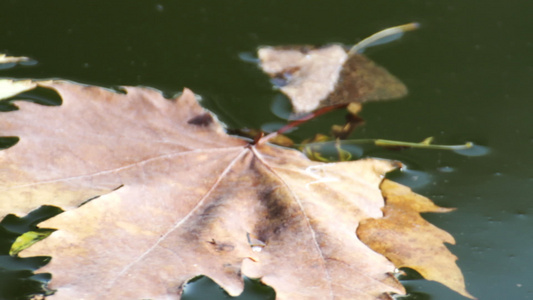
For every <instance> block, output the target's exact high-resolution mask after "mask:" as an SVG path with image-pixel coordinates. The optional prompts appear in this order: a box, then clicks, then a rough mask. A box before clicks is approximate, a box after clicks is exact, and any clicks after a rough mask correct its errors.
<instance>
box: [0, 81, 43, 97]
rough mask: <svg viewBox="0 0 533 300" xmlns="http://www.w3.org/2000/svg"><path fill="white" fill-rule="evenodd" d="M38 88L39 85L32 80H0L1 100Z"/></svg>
mask: <svg viewBox="0 0 533 300" xmlns="http://www.w3.org/2000/svg"><path fill="white" fill-rule="evenodd" d="M36 86H37V84H36V83H35V82H33V81H31V80H18V81H14V80H11V79H0V100H2V99H6V98H9V97H13V96H15V95H18V94H20V93H22V92H25V91H28V90H31V89H33V88H35V87H36Z"/></svg>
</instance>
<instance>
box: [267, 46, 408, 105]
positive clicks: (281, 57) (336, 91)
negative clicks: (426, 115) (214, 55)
mask: <svg viewBox="0 0 533 300" xmlns="http://www.w3.org/2000/svg"><path fill="white" fill-rule="evenodd" d="M258 57H259V59H260V61H261V68H262V69H263V71H264V72H265V73H267V74H269V75H270V76H271V77H274V78H277V79H278V80H281V81H283V82H284V85H282V86H281V88H280V90H281V91H282V92H283V93H284V94H286V95H287V96H288V97H289V99H290V101H291V103H292V105H293V110H294V112H296V113H307V112H310V111H313V110H315V109H317V108H320V107H324V106H329V105H336V104H348V103H351V102H366V101H373V100H385V99H393V98H400V97H403V96H405V95H406V94H407V88H406V86H405V85H404V84H403V83H402V82H401V81H400V80H398V79H397V78H396V77H394V76H393V75H392V74H390V73H389V72H388V71H387V70H386V69H384V68H382V67H380V66H378V65H377V64H376V63H374V62H373V61H371V60H370V59H368V58H367V57H366V56H364V55H362V54H358V53H353V54H348V53H347V52H346V50H345V49H344V47H342V46H341V45H336V44H334V45H330V46H326V47H320V48H309V47H305V46H294V47H262V48H259V50H258Z"/></svg>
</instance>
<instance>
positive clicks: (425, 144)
mask: <svg viewBox="0 0 533 300" xmlns="http://www.w3.org/2000/svg"><path fill="white" fill-rule="evenodd" d="M339 142H340V144H341V145H358V144H374V145H376V146H380V147H408V148H423V149H436V150H465V149H469V148H472V147H473V146H474V144H473V143H472V142H466V143H465V144H463V145H435V144H432V142H433V137H429V138H427V139H425V140H423V141H422V142H418V143H413V142H403V141H393V140H385V139H360V140H344V141H330V142H318V143H309V144H302V145H299V146H300V147H303V148H311V147H314V146H321V145H325V144H327V143H335V144H337V143H339Z"/></svg>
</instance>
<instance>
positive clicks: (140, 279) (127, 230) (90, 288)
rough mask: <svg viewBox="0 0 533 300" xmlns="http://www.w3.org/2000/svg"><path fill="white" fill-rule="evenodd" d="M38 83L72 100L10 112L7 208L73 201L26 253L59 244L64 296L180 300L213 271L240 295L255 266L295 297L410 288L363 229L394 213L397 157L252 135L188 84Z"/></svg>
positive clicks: (360, 295) (56, 272)
mask: <svg viewBox="0 0 533 300" xmlns="http://www.w3.org/2000/svg"><path fill="white" fill-rule="evenodd" d="M39 85H40V86H43V87H48V88H52V89H55V90H56V91H57V92H58V93H59V94H60V95H61V97H62V99H63V103H62V105H61V106H56V107H49V106H41V105H38V104H34V103H29V102H16V104H17V106H18V107H19V110H17V111H12V112H7V113H2V114H0V135H2V136H18V137H20V141H19V142H18V143H17V144H16V145H15V146H13V147H11V148H9V149H7V150H4V151H0V163H1V165H2V168H1V169H0V182H1V186H0V189H1V191H2V192H1V193H0V214H1V215H5V214H6V213H13V212H16V213H26V212H28V211H30V210H32V209H34V208H37V207H38V206H40V205H43V204H48V205H56V206H59V207H62V208H64V209H66V210H67V211H66V212H64V213H62V214H60V215H58V216H56V217H54V218H52V219H50V220H48V221H46V222H44V223H42V225H41V226H44V227H51V228H58V230H57V231H56V232H54V233H53V234H52V235H51V236H50V237H49V238H47V239H45V240H44V241H42V242H39V243H38V244H36V245H34V246H32V247H31V248H29V249H27V250H25V251H24V253H25V255H26V256H32V255H47V256H52V261H51V263H50V264H49V265H47V266H46V267H44V268H42V269H41V271H43V272H50V273H52V274H53V279H52V282H51V288H54V289H56V290H57V292H56V293H55V294H54V295H53V296H51V298H52V299H179V297H180V295H181V292H182V288H183V285H184V283H186V282H187V280H189V279H190V278H192V277H194V276H195V275H200V274H203V275H206V276H209V277H211V278H212V279H213V280H214V281H215V282H217V283H218V284H220V285H221V286H222V287H223V288H224V289H225V290H226V291H228V293H230V294H231V295H237V294H239V293H240V292H241V291H242V289H243V282H242V276H243V275H246V276H249V277H256V278H261V279H262V281H263V282H264V283H265V284H268V285H271V286H272V287H273V288H274V289H275V290H276V294H277V299H282V300H283V299H369V300H370V299H386V298H390V296H389V295H390V294H391V293H400V294H401V293H404V289H403V287H402V286H401V284H400V283H399V282H398V281H397V280H396V279H395V278H394V276H393V275H392V273H393V272H394V270H395V266H394V265H393V264H392V263H391V262H390V261H389V260H388V259H387V258H386V257H385V256H383V255H381V254H378V253H377V252H374V251H373V250H372V249H370V248H369V247H368V246H367V245H365V244H364V243H363V242H361V241H360V240H359V239H358V238H357V236H356V234H355V231H356V229H357V228H358V225H359V223H360V222H362V221H364V220H368V221H371V220H373V219H376V220H378V219H380V218H382V217H383V213H382V210H381V209H382V208H383V206H384V199H383V197H382V194H381V191H380V189H379V185H380V183H381V182H382V178H383V175H384V174H385V173H386V172H387V171H389V170H391V169H392V168H393V166H392V163H391V162H388V161H384V160H377V159H366V160H360V161H355V162H342V163H318V162H312V161H310V160H308V159H307V158H306V157H305V156H304V155H303V154H301V153H300V152H298V151H295V150H291V149H285V148H280V147H276V146H272V145H269V144H266V143H264V142H263V141H261V142H259V143H257V144H255V145H252V144H250V143H249V142H248V141H245V140H242V139H239V138H235V137H231V136H228V135H226V133H225V132H224V130H223V129H222V127H221V126H220V124H219V123H218V122H217V121H216V119H215V118H214V117H213V116H212V115H211V114H210V113H209V112H207V111H205V110H204V109H203V108H201V107H200V106H199V105H198V103H197V101H196V99H195V96H194V94H193V93H192V92H191V91H189V90H185V91H184V92H183V94H182V95H181V96H180V97H179V98H178V99H175V100H167V99H164V98H163V97H162V95H161V94H160V93H159V92H157V91H155V90H152V89H148V88H133V87H128V88H125V93H123V94H121V93H116V92H113V91H110V90H106V89H103V88H98V87H93V86H82V85H79V84H73V83H68V82H58V81H52V82H41V83H39ZM80 205H81V206H80ZM370 223H372V222H370ZM378 226H379V225H378ZM440 243H442V242H440ZM422 251H423V250H422ZM450 263H451V264H453V265H454V266H455V264H454V263H453V259H452V261H451V262H450ZM459 275H460V272H459ZM461 280H462V277H461ZM452 288H453V287H452ZM462 288H463V289H464V286H463V287H462ZM460 292H461V291H460ZM465 293H466V291H465Z"/></svg>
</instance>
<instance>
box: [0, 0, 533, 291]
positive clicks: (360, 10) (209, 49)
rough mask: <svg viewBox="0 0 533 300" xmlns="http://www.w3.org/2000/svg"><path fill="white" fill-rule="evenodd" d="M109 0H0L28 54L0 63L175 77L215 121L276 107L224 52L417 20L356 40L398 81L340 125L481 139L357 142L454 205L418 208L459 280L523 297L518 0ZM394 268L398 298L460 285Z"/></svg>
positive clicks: (527, 40)
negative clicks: (415, 27) (401, 277)
mask: <svg viewBox="0 0 533 300" xmlns="http://www.w3.org/2000/svg"><path fill="white" fill-rule="evenodd" d="M119 3H120V4H119ZM122 3H126V2H118V1H20V0H19V1H15V0H11V1H10V0H4V1H3V3H2V4H1V10H0V41H1V42H2V44H1V45H0V53H1V52H7V53H8V54H10V55H25V56H30V57H32V58H34V59H36V60H37V61H38V64H37V65H35V66H31V67H29V66H18V67H15V68H11V69H5V70H0V76H1V77H16V78H21V77H28V78H50V77H54V78H64V79H70V80H74V81H78V82H83V83H90V84H96V85H102V86H109V87H110V86H117V85H145V86H152V87H156V88H158V89H161V90H163V91H164V92H165V93H166V94H168V95H172V94H174V93H175V92H178V91H180V90H181V89H182V88H183V87H185V86H186V87H189V88H191V89H193V90H194V91H195V92H196V93H198V94H201V95H202V96H203V97H204V101H203V104H204V105H205V106H206V107H207V108H209V109H210V110H212V111H213V112H215V113H216V114H217V115H218V116H219V118H220V119H221V120H222V121H224V122H225V123H226V124H227V125H229V126H230V127H256V128H257V127H261V126H262V125H265V124H268V123H272V122H282V120H280V119H278V118H277V117H276V116H275V115H274V114H273V113H272V112H271V110H270V106H271V104H272V102H273V100H274V99H275V98H276V96H277V95H278V93H277V92H275V91H273V90H272V89H271V87H270V83H269V82H268V79H267V77H266V76H265V75H263V74H262V73H261V72H260V71H259V70H258V69H257V68H256V67H255V66H254V65H253V64H250V63H246V62H243V61H242V60H241V59H240V58H239V55H240V54H242V53H254V51H255V49H256V48H257V47H258V46H260V45H281V44H296V43H305V44H325V43H331V42H340V43H345V44H352V43H354V42H356V41H359V40H360V39H362V38H364V37H366V36H368V35H370V34H372V33H374V32H376V31H378V30H381V29H383V28H385V27H389V26H394V25H399V24H403V23H407V22H411V21H418V22H420V23H421V25H422V27H421V29H420V30H419V31H417V32H413V33H410V34H408V35H407V36H406V37H405V38H404V39H402V40H401V41H400V42H396V43H393V44H389V45H384V46H382V47H379V48H374V49H372V50H370V51H368V52H367V54H368V55H369V56H370V57H371V58H372V59H374V60H375V61H377V62H379V63H380V64H381V65H383V66H385V67H387V68H388V69H389V70H390V71H391V72H392V73H394V74H395V75H397V76H398V77H399V78H401V79H402V80H403V81H404V82H405V83H406V84H407V85H408V87H409V88H410V95H409V96H408V97H406V98H404V99H402V100H400V101H394V102H381V103H373V104H370V105H367V106H366V107H365V109H364V113H363V115H364V117H365V119H366V122H367V123H366V125H365V126H364V127H363V128H362V129H360V130H359V131H357V132H356V133H355V134H354V136H353V138H388V139H395V140H405V141H420V140H422V139H423V138H425V137H428V136H435V138H436V142H438V143H445V144H446V143H448V144H460V143H463V142H465V141H473V142H475V143H476V144H478V145H482V146H485V147H488V148H489V149H490V152H489V153H488V154H487V155H484V156H478V157H467V156H462V155H458V154H456V153H453V152H445V151H430V150H407V151H402V152H389V151H386V150H375V151H371V152H369V153H367V154H368V155H373V156H379V157H390V158H395V159H400V160H402V161H403V162H405V163H406V164H407V165H408V166H409V167H410V169H411V170H412V171H413V172H414V171H419V172H420V173H419V174H418V173H417V174H418V175H419V176H418V177H413V176H409V175H408V174H403V175H400V177H399V178H398V179H399V180H402V181H403V182H406V183H408V184H409V185H411V186H412V187H413V188H414V189H415V191H417V192H419V193H421V194H424V195H426V196H429V197H431V198H432V199H433V200H435V202H436V203H437V204H439V205H442V206H450V207H457V208H458V210H457V211H455V212H453V213H450V214H444V215H426V216H425V217H426V218H427V219H429V220H430V221H431V222H432V223H434V224H435V225H437V226H439V227H440V228H443V229H445V230H446V231H448V232H450V233H451V234H452V235H453V236H454V237H455V238H456V240H457V245H454V246H450V247H449V248H450V249H451V250H452V251H453V253H454V254H456V255H457V256H458V257H459V262H458V264H459V266H460V267H461V268H462V270H463V272H464V275H465V277H466V283H467V287H468V290H469V291H470V292H471V293H472V294H473V295H475V296H477V297H478V298H480V299H533V280H532V278H533V271H532V270H533V259H532V258H531V257H532V255H531V251H532V249H533V233H532V229H533V208H532V204H531V196H532V195H533V171H532V170H531V167H532V166H533V164H532V163H533V159H532V154H533V118H532V117H531V114H532V112H533V104H531V103H532V101H531V96H532V95H533V85H532V84H531V81H532V79H533V55H532V54H533V41H532V40H531V30H532V29H533V21H532V20H533V19H531V12H532V11H533V10H532V9H533V3H532V2H531V1H527V0H523V1H517V0H511V1H503V0H495V1H460V0H451V1H414V0H411V1H393V0H388V1H385V0H379V1H353V0H352V1H328V2H326V1H303V0H298V1H235V0H234V1H187V2H186V1H131V2H128V4H127V5H125V4H122ZM341 118H342V114H332V115H330V116H326V117H324V118H322V119H320V120H318V121H314V122H311V124H308V125H306V126H304V127H303V128H301V129H300V130H299V131H296V132H294V133H293V134H292V137H293V138H295V139H303V138H306V137H309V136H311V135H312V134H314V133H316V132H324V133H326V132H328V130H329V127H330V125H331V123H332V122H339V120H341ZM416 178H418V179H416ZM415 179H416V180H415ZM11 263H12V262H10V261H7V259H4V260H0V289H7V288H11V287H12V285H10V284H7V282H11V281H10V280H13V278H12V277H6V276H4V277H1V276H2V273H3V272H4V271H3V270H2V268H6V267H9V266H11ZM34 264H38V262H35V263H34ZM21 272H23V271H21ZM10 276H11V275H10ZM21 276H22V275H21ZM2 282H3V283H4V284H2ZM405 284H406V286H407V287H408V289H409V291H410V292H411V293H412V296H411V298H410V299H435V300H449V299H451V300H454V299H464V298H462V297H461V296H459V295H457V294H455V293H453V292H451V291H449V290H447V289H446V288H444V287H442V286H440V285H438V284H436V283H432V282H427V281H423V280H412V281H406V282H405ZM260 288H261V287H260V286H258V285H251V286H250V289H248V290H247V292H246V294H245V295H243V296H242V297H241V298H240V299H268V291H267V292H265V291H257V289H260ZM23 289H24V287H23ZM28 289H29V287H28ZM192 289H193V291H192V292H191V293H189V295H187V297H190V298H187V299H215V298H220V297H223V296H222V295H223V294H222V293H220V292H219V291H218V290H217V288H216V286H214V285H213V284H209V283H205V282H203V281H201V282H200V283H199V284H198V285H193V287H192ZM210 293H211V294H210ZM213 293H214V294H213ZM217 293H218V294H217ZM214 295H218V296H214ZM221 299H223V298H221Z"/></svg>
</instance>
